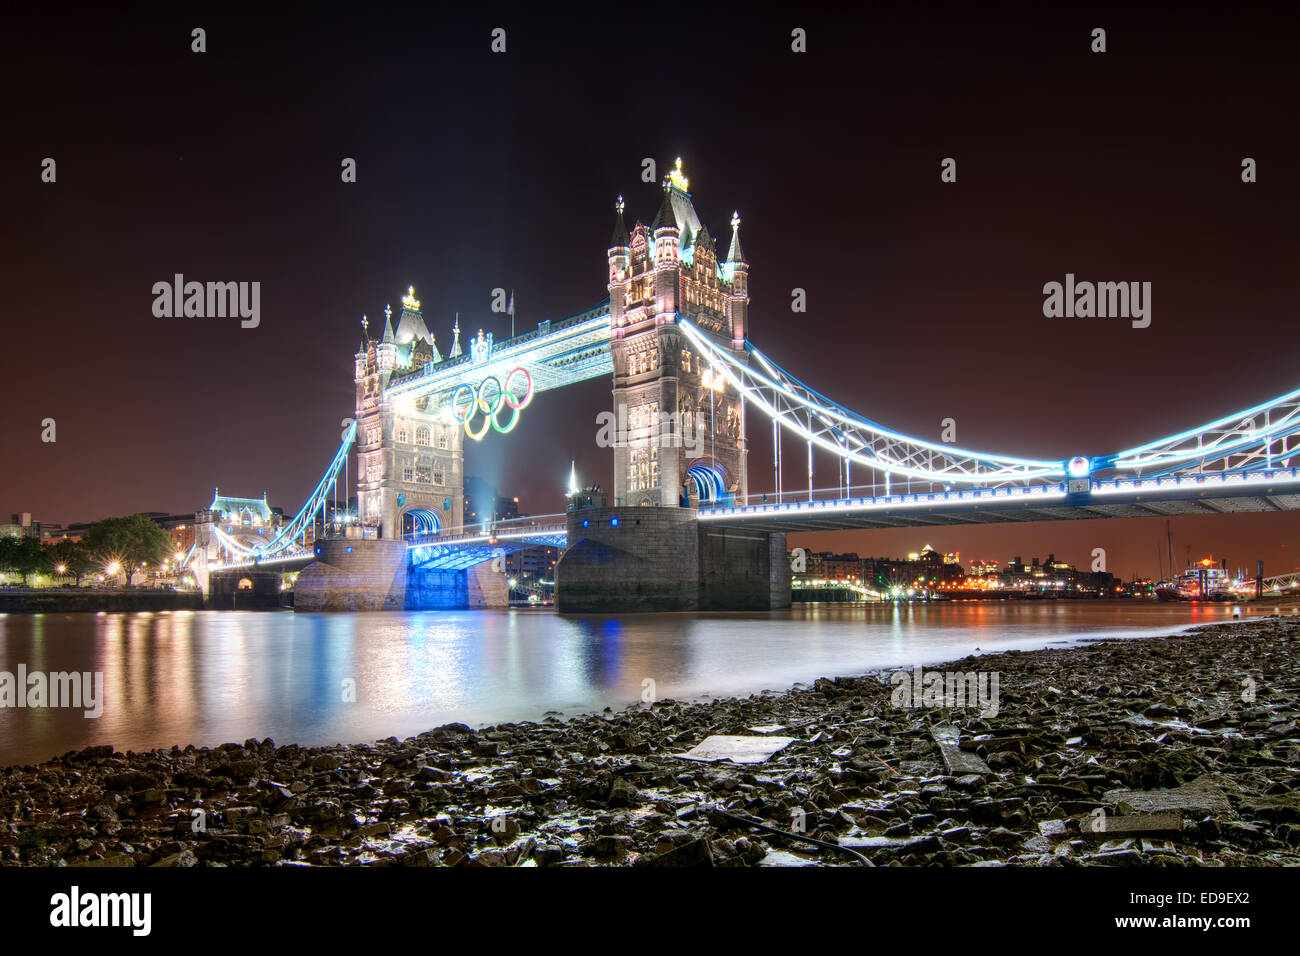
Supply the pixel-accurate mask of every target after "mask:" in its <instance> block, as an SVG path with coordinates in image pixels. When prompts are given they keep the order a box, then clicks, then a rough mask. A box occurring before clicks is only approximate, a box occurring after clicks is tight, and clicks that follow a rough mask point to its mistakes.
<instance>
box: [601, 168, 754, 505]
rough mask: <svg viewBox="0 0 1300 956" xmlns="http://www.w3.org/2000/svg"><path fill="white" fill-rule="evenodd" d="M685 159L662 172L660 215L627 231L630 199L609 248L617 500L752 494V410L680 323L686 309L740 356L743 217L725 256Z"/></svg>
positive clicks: (658, 501) (659, 501)
mask: <svg viewBox="0 0 1300 956" xmlns="http://www.w3.org/2000/svg"><path fill="white" fill-rule="evenodd" d="M688 185H689V183H688V181H687V179H686V176H685V175H684V174H683V172H682V162H681V160H680V159H678V160H677V164H676V166H675V167H674V168H673V169H672V170H671V171H670V173H669V174H668V176H667V177H665V179H664V195H663V201H662V203H661V204H660V207H659V212H658V215H656V216H655V219H654V221H653V222H652V223H651V224H650V226H649V227H647V226H644V225H642V224H641V223H640V222H638V223H637V224H636V225H635V226H634V227H633V229H632V231H631V233H629V232H628V230H627V227H626V226H625V225H624V222H623V197H622V196H620V197H619V199H618V203H617V207H616V208H617V217H616V219H615V225H614V238H613V240H612V242H611V244H610V248H609V256H608V258H609V298H610V302H609V321H610V333H611V351H612V354H613V360H614V390H613V393H614V415H615V417H616V421H617V423H618V434H617V440H616V443H615V447H614V496H615V502H616V504H618V505H623V506H626V505H658V506H672V505H677V504H683V505H688V506H691V507H694V506H696V505H698V503H699V502H700V501H702V500H703V501H716V500H726V499H727V498H728V497H729V496H733V495H740V496H744V495H746V494H747V493H748V478H747V474H746V447H745V406H744V401H743V399H742V397H741V396H740V394H739V393H738V392H737V391H736V390H735V389H734V388H733V387H731V386H730V385H729V384H727V382H726V381H725V379H723V377H722V376H721V375H720V374H717V373H715V370H714V369H711V368H709V367H708V365H707V364H706V363H704V362H703V361H702V358H701V357H700V356H697V355H694V354H692V352H691V350H690V348H689V345H690V343H689V342H688V341H687V340H686V339H685V338H684V337H683V336H682V335H681V333H680V332H679V331H678V328H677V319H678V318H679V317H685V318H688V319H690V320H691V321H692V322H694V323H695V325H696V326H697V327H698V328H699V329H700V330H701V331H702V332H703V333H704V334H705V335H708V336H709V337H711V338H713V339H714V340H716V342H717V343H718V345H719V346H720V347H723V348H727V349H731V350H733V351H735V352H736V353H737V354H741V355H743V353H744V345H745V331H746V326H747V324H748V310H749V265H748V263H746V261H745V258H744V253H743V252H742V251H741V248H740V217H739V216H738V215H734V216H733V217H732V220H731V227H732V233H731V245H730V247H729V249H728V252H727V257H726V259H725V260H722V261H720V260H719V258H718V251H717V247H716V245H715V243H714V240H713V237H712V236H711V235H710V234H709V230H708V228H707V227H706V226H704V225H702V224H701V222H700V219H699V216H698V215H697V214H696V212H695V206H694V205H693V204H692V202H691V194H690V193H689V192H688V191H687V187H688Z"/></svg>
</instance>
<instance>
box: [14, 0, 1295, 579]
mask: <svg viewBox="0 0 1300 956" xmlns="http://www.w3.org/2000/svg"><path fill="white" fill-rule="evenodd" d="M533 9H534V10H542V9H544V10H546V15H545V16H541V15H538V14H536V13H534V14H529V13H527V12H520V11H518V10H512V9H510V8H506V7H490V8H484V9H483V10H482V11H480V10H478V9H475V10H473V11H469V12H467V11H466V10H465V9H464V8H459V9H457V8H447V9H446V10H443V9H441V8H436V7H435V8H432V9H430V8H428V7H419V8H412V9H409V10H403V9H396V10H389V11H388V12H377V11H372V10H370V9H369V8H367V7H361V6H358V7H356V8H354V9H352V10H351V12H348V13H338V12H331V11H330V9H329V8H325V7H319V6H316V7H310V8H305V9H303V10H302V11H298V12H289V11H287V10H286V11H285V12H283V13H279V14H277V13H274V12H267V11H264V10H258V11H255V12H254V11H250V12H248V13H232V12H230V10H229V8H228V7H227V6H225V5H222V6H220V7H218V6H212V7H210V8H208V7H204V6H202V5H200V6H197V7H194V8H192V9H191V10H189V11H186V12H184V13H182V14H177V13H176V12H175V11H171V10H166V9H165V8H164V9H159V10H157V11H154V10H152V8H139V9H137V10H136V11H135V12H134V13H132V14H129V15H121V14H109V13H104V12H95V11H89V12H79V13H74V14H70V13H69V12H68V11H66V10H64V11H60V14H59V15H58V16H55V15H54V14H53V13H51V14H50V15H48V16H47V17H44V18H40V19H38V18H21V17H13V16H9V17H7V19H6V20H5V21H4V24H3V29H0V54H2V56H0V79H2V81H3V82H0V102H2V103H3V116H4V117H5V122H4V126H5V133H4V137H3V139H4V143H5V146H4V149H3V150H0V182H3V184H4V188H3V193H2V194H0V195H2V196H3V202H4V213H3V215H0V261H2V262H3V276H4V292H3V297H2V298H0V303H2V304H0V310H2V311H0V316H2V321H3V345H4V348H3V352H4V356H5V363H4V365H5V368H4V377H3V382H4V385H3V397H4V409H5V414H4V415H3V416H2V417H0V436H2V440H3V448H4V465H3V469H2V470H0V518H7V516H8V514H9V513H10V512H17V511H24V512H32V513H33V514H34V515H35V517H36V518H37V519H38V520H42V521H49V522H71V521H86V520H92V519H96V518H100V517H105V516H108V515H110V514H124V513H130V512H133V511H168V512H183V511H192V510H194V509H196V508H198V507H201V506H204V505H206V504H207V502H208V501H209V500H210V497H211V495H212V491H213V488H214V486H219V487H220V488H221V489H222V491H223V492H225V493H229V494H235V495H246V496H260V495H261V494H262V492H263V491H267V492H269V495H270V501H271V503H272V504H275V505H279V506H281V507H283V508H285V509H286V511H289V512H292V511H295V510H297V508H298V507H299V505H300V504H301V502H302V500H303V498H304V497H305V496H306V495H307V494H308V492H309V491H310V490H311V488H312V486H313V485H314V484H315V482H316V481H317V480H318V478H319V476H320V473H321V472H322V470H323V469H324V467H325V465H326V464H327V462H328V460H329V458H330V456H331V455H332V453H333V450H334V448H335V447H336V446H337V443H338V438H339V431H340V427H339V422H340V419H341V418H343V417H345V416H350V415H351V414H352V409H353V399H354V393H353V382H352V376H353V353H354V352H355V351H356V349H357V345H358V342H359V340H360V337H361V326H360V320H361V316H362V314H363V313H365V314H366V315H368V316H369V318H370V320H371V323H372V326H371V327H372V329H374V328H375V327H376V326H378V327H380V328H382V322H383V310H384V305H385V303H392V305H393V307H394V310H395V311H396V310H398V309H400V299H401V296H402V294H403V293H404V292H405V290H406V287H407V286H408V285H414V286H415V289H416V295H417V296H418V297H419V298H420V299H421V300H422V302H423V314H424V316H425V319H426V321H427V322H428V324H429V326H430V328H431V329H432V330H433V331H434V333H435V334H436V336H437V342H438V346H439V348H440V349H442V351H443V352H444V353H445V352H446V351H447V349H448V348H449V347H450V344H451V331H450V330H451V323H452V315H453V313H454V312H457V311H458V312H459V313H460V319H461V328H462V332H463V333H464V339H468V337H469V336H471V335H473V334H474V333H475V332H476V331H477V330H478V329H479V328H483V329H485V330H490V331H493V332H495V333H496V335H497V336H498V338H500V337H502V336H504V335H506V334H508V331H509V318H508V317H507V316H503V315H499V314H493V313H492V312H491V311H490V302H491V298H490V297H491V293H492V290H493V289H494V288H496V287H504V288H507V289H513V290H514V294H515V298H516V307H517V313H518V316H517V326H518V329H519V330H520V331H525V330H528V329H531V328H533V327H535V325H536V323H537V322H538V321H540V320H542V319H560V318H563V317H565V316H568V315H571V314H573V313H576V312H579V311H581V310H583V309H586V308H588V307H590V306H592V305H595V304H596V303H598V302H600V301H601V300H602V299H603V298H605V297H606V295H607V293H606V290H605V285H604V284H605V279H606V268H607V267H606V262H605V255H606V247H607V246H608V244H609V239H610V234H611V231H612V227H613V218H614V216H613V205H614V200H615V197H616V196H617V195H618V194H620V193H621V194H623V195H624V196H625V197H626V200H627V205H628V225H629V226H631V225H632V224H633V222H635V221H636V220H638V219H640V220H641V221H644V222H649V221H650V220H651V219H652V218H653V216H654V214H655V210H656V208H657V204H658V201H659V198H660V190H659V187H658V186H657V185H654V184H646V183H643V182H641V178H640V171H641V161H642V159H643V158H644V157H647V156H650V157H654V158H655V159H656V160H657V162H658V163H659V164H660V168H661V170H663V171H666V168H667V164H669V163H671V161H672V160H673V159H674V158H675V157H677V156H681V157H682V160H683V164H684V167H685V172H686V174H687V176H688V177H689V178H690V181H691V191H692V193H693V196H694V201H695V204H696V208H697V210H698V211H699V213H700V216H701V218H702V219H703V220H704V222H705V224H706V225H707V226H708V227H709V229H710V232H711V233H712V234H713V235H714V236H715V237H721V238H722V239H723V241H725V237H726V236H727V234H728V229H729V227H728V220H729V219H730V217H731V213H732V210H733V209H738V210H739V211H740V214H741V216H742V218H743V220H744V224H743V226H742V236H743V240H744V247H745V252H746V254H747V258H748V259H749V261H750V262H751V271H750V275H751V292H750V294H751V306H750V316H751V327H750V335H751V338H752V339H753V340H754V342H755V343H756V344H757V345H758V346H759V347H760V348H761V349H763V350H764V351H765V352H766V353H767V354H769V355H770V356H772V357H773V358H774V359H775V360H776V361H778V362H779V363H781V364H782V365H783V366H785V367H786V368H787V369H789V370H790V371H791V372H793V373H794V374H796V375H798V376H800V377H801V378H803V379H804V380H806V381H808V382H809V383H810V384H813V385H815V386H816V387H817V388H818V389H819V390H821V391H822V392H824V393H826V394H829V395H830V396H832V397H834V398H835V399H836V400H838V401H840V402H841V403H843V404H844V405H847V406H849V407H851V408H853V409H856V410H858V411H859V412H861V413H862V414H864V415H866V416H868V417H870V418H873V419H875V420H876V421H879V422H882V423H884V424H887V425H889V426H891V427H894V428H897V429H899V430H901V431H904V432H908V433H911V434H915V435H917V436H918V437H926V438H930V439H938V437H939V431H940V422H941V420H942V419H944V418H948V417H951V418H954V419H955V420H956V422H957V439H958V443H959V444H960V445H963V446H965V447H970V448H976V449H985V450H989V451H995V452H1002V453H1007V454H1017V455H1024V456H1027V457H1045V458H1065V457H1067V456H1069V455H1073V454H1105V453H1108V452H1114V451H1118V450H1120V449H1121V448H1127V447H1130V446H1132V445H1136V444H1139V443H1141V442H1144V441H1147V440H1149V439H1152V438H1156V437H1158V436H1160V435H1163V434H1167V433H1170V432H1174V431H1180V430H1182V429H1184V428H1189V427H1192V426H1194V425H1198V424H1200V423H1202V422H1205V421H1208V420H1210V419H1213V418H1217V417H1219V416H1221V415H1224V414H1227V413H1229V412H1232V411H1235V410H1237V409H1241V408H1245V407H1247V406H1250V405H1253V404H1255V403H1257V402H1260V401H1263V400H1265V399H1267V398H1270V397H1272V396H1274V395H1277V394H1280V393H1283V392H1286V391H1290V390H1292V389H1294V388H1296V387H1297V386H1300V365H1298V363H1297V362H1296V350H1295V347H1294V341H1295V338H1294V337H1295V328H1296V326H1295V316H1296V314H1297V306H1298V305H1300V283H1297V280H1296V270H1295V264H1296V262H1297V261H1298V259H1300V233H1298V230H1297V227H1296V222H1297V215H1296V213H1297V210H1298V209H1300V133H1298V132H1297V123H1296V118H1295V91H1296V89H1297V88H1298V87H1300V62H1297V61H1298V60H1300V55H1298V54H1297V53H1296V52H1295V50H1294V47H1293V38H1294V36H1295V24H1294V23H1290V22H1287V21H1283V20H1280V19H1277V18H1276V16H1275V15H1272V14H1264V13H1261V12H1259V11H1251V10H1248V9H1241V8H1233V9H1231V10H1227V9H1217V10H1211V9H1204V10H1199V9H1191V8H1182V9H1181V10H1174V9H1168V10H1162V9H1157V8H1150V9H1146V10H1143V11H1132V10H1125V9H1115V10H1108V9H1106V8H1103V7H1097V6H1091V5H1090V6H1088V7H1087V8H1083V9H1079V10H1077V11H1073V12H1071V11H1050V12H1049V11H1042V10H1024V9H1021V8H1017V7H1013V6H996V7H992V8H987V9H984V10H976V9H972V8H970V7H969V5H962V6H942V5H925V4H918V3H907V4H899V5H885V6H882V7H873V6H866V7H863V8H860V9H856V10H855V11H854V12H851V13H850V12H837V11H834V10H829V9H825V10H822V11H821V12H808V11H805V10H802V9H798V10H793V11H792V12H790V13H789V14H788V15H774V14H772V13H766V14H764V13H760V12H758V8H757V7H754V6H753V5H750V4H740V3H731V4H724V5H719V6H718V7H717V8H716V9H715V10H714V12H701V11H697V10H694V9H693V8H691V6H690V5H680V6H669V7H663V6H656V7H651V6H640V7H638V8H637V9H636V10H629V11H628V12H627V13H626V14H625V15H624V14H611V13H609V12H608V11H604V12H600V13H590V12H587V13H577V12H574V13H565V12H561V11H562V9H563V8H559V7H549V6H548V7H540V6H536V5H535V6H534V8H533ZM196 26H198V27H203V28H204V29H206V31H207V52H206V53H203V54H196V53H192V52H190V45H191V37H190V31H191V29H192V28H194V27H196ZM498 26H500V27H504V28H505V29H506V30H507V52H506V53H505V54H493V53H492V52H491V51H490V49H489V45H490V41H491V38H490V32H491V30H492V28H494V27H498ZM1098 26H1100V27H1103V28H1105V29H1106V31H1107V45H1108V52H1106V53H1105V54H1094V53H1091V52H1090V50H1089V46H1090V42H1091V37H1090V33H1091V30H1092V28H1093V27H1098ZM794 27H802V28H804V29H806V30H807V31H808V51H809V52H808V53H806V54H795V53H792V52H791V51H790V31H791V29H793V28H794ZM47 156H48V157H53V158H54V159H55V160H56V162H57V176H58V178H57V182H56V183H54V184H45V183H42V182H41V180H40V172H41V161H42V159H43V158H44V157H47ZM1248 156H1249V157H1253V158H1254V159H1255V160H1256V161H1257V163H1258V177H1259V181H1258V182H1256V183H1253V184H1244V183H1242V181H1241V161H1242V158H1243V157H1248ZM344 157H352V158H355V159H356V161H357V166H358V182H357V183H356V184H344V183H342V182H341V181H340V163H341V161H342V159H343V158H344ZM944 157H953V158H955V159H956V160H957V170H958V181H957V183H955V184H944V183H941V182H940V178H939V172H940V161H941V160H942V159H943V158H944ZM724 248H725V246H724ZM177 272H180V273H184V274H185V276H186V277H187V279H195V280H198V281H254V280H256V281H260V282H261V325H260V327H258V328H256V329H242V328H240V324H239V321H238V319H219V318H207V319H184V318H155V317H154V316H153V314H152V310H151V307H152V303H153V295H152V293H151V288H152V286H153V284H154V283H155V282H158V281H170V280H171V277H172V276H173V274H174V273H177ZM1067 272H1071V273H1074V274H1075V275H1076V276H1077V277H1078V278H1079V279H1081V280H1082V279H1088V280H1092V281H1149V282H1151V283H1152V284H1153V293H1152V307H1153V309H1152V322H1151V326H1150V327H1149V328H1146V329H1134V328H1132V327H1131V326H1130V324H1129V322H1128V321H1126V320H1124V319H1099V318H1090V319H1079V318H1075V319H1065V318H1061V319H1047V318H1044V316H1043V312H1042V305H1043V293H1042V287H1043V284H1044V283H1046V282H1049V281H1058V282H1059V281H1063V279H1064V277H1065V274H1066V273H1067ZM795 287H800V288H803V289H805V290H806V291H807V297H808V312H807V313H806V314H804V315H795V314H792V312H791V310H790V297H791V289H793V288H795ZM610 404H611V399H610V383H609V382H608V381H606V380H596V381H592V382H588V383H585V384H584V385H581V386H576V387H573V388H571V389H567V390H562V391H559V392H550V393H545V394H543V395H541V396H539V397H538V398H537V399H535V400H534V402H533V404H532V405H531V406H530V407H529V408H528V409H527V411H526V412H525V413H524V417H523V421H522V424H521V428H520V430H519V431H517V432H516V433H514V434H511V435H509V436H504V437H502V436H492V437H490V438H489V439H487V440H485V441H484V442H483V443H482V444H481V445H475V446H474V447H472V448H470V449H469V450H468V452H467V462H466V469H467V473H469V474H476V475H480V476H482V477H484V478H486V479H488V480H489V481H491V482H493V483H495V484H497V485H498V487H499V488H500V491H501V493H502V494H508V495H512V496H513V495H518V496H519V497H520V499H521V508H522V509H523V510H525V511H529V512H533V513H544V512H554V511H558V510H560V509H561V508H562V499H561V493H562V489H563V485H564V483H565V479H566V478H567V475H568V470H569V462H570V460H571V459H576V461H577V467H578V472H579V477H580V478H581V479H582V480H583V481H584V482H590V481H595V482H599V483H600V484H602V485H603V486H605V487H610V486H611V485H612V455H611V454H610V453H609V452H608V451H607V450H602V449H599V448H597V447H596V445H595V435H596V424H595V417H596V414H597V413H598V412H599V411H601V410H602V409H607V408H609V407H610ZM47 417H51V418H54V419H55V420H56V422H57V442H55V443H54V444H46V443H43V442H42V441H41V421H42V419H44V418H47ZM750 438H751V452H750V487H751V490H753V491H764V490H767V489H769V488H770V487H771V485H772V469H771V464H770V462H771V445H770V428H769V427H767V426H766V425H765V424H759V423H756V422H755V421H754V420H753V419H752V418H751V422H750ZM796 451H798V449H796ZM801 466H802V457H801V455H800V454H797V453H796V454H791V455H790V467H789V471H788V474H787V476H786V484H787V487H799V486H801V485H805V484H806V479H805V478H804V477H803V475H802V474H801ZM818 475H819V481H818V484H819V485H834V483H835V469H834V466H833V465H832V464H831V463H830V462H829V461H826V462H821V463H820V464H819V466H818ZM1298 528H1300V517H1297V516H1294V515H1284V516H1281V517H1279V516H1276V515H1273V516H1268V515H1255V516H1246V517H1240V518H1201V519H1187V518H1184V519H1176V520H1175V521H1174V525H1173V533H1174V550H1175V557H1176V560H1177V561H1178V562H1179V563H1181V562H1182V560H1183V559H1184V558H1185V557H1186V552H1187V550H1188V549H1190V552H1191V556H1192V557H1194V558H1198V557H1202V556H1204V555H1207V554H1210V553H1213V554H1214V556H1215V557H1216V558H1219V557H1226V558H1228V560H1229V565H1230V566H1231V567H1236V566H1237V565H1247V564H1248V565H1250V566H1251V568H1252V569H1253V564H1254V560H1255V559H1256V558H1263V559H1264V560H1265V562H1266V572H1267V573H1277V572H1280V571H1283V570H1290V569H1291V568H1292V567H1293V566H1295V565H1296V564H1300V559H1296V560H1292V559H1291V558H1290V557H1289V555H1290V554H1291V553H1292V552H1293V551H1294V550H1295V548H1296V545H1295V543H1294V542H1295V540H1296V531H1297V529H1298ZM1164 534H1165V532H1164V522H1163V521H1159V520H1158V519H1149V520H1142V521H1092V522H1078V523H1064V522H1063V523H1050V524H1036V525H1009V526H994V527H992V528H985V529H978V530H972V529H969V528H968V529H933V530H926V529H913V530H905V531H889V532H856V533H837V534H834V535H814V536H804V537H803V538H792V540H791V544H792V545H794V544H804V545H811V546H814V547H817V548H819V549H823V548H824V549H834V550H844V551H848V550H857V551H859V552H860V553H863V554H882V555H897V554H901V553H905V552H907V551H912V550H917V549H918V548H919V547H920V546H921V545H923V544H931V545H933V546H934V547H935V548H937V549H939V550H942V551H949V550H961V551H962V556H963V559H964V560H966V559H969V558H973V557H993V558H998V559H1001V560H1007V559H1008V558H1010V557H1012V556H1014V555H1017V554H1018V555H1022V556H1024V557H1026V558H1029V557H1031V556H1034V555H1038V556H1044V555H1046V554H1047V552H1049V551H1054V552H1055V553H1056V554H1057V556H1058V557H1063V558H1065V559H1066V560H1070V561H1073V562H1076V563H1079V564H1087V563H1088V560H1089V555H1090V552H1091V549H1092V548H1094V547H1105V548H1106V549H1107V551H1108V554H1109V557H1110V565H1111V570H1113V571H1115V572H1117V573H1119V574H1122V575H1124V576H1126V577H1127V576H1129V575H1131V574H1133V573H1135V572H1141V573H1145V574H1155V573H1156V570H1157V567H1156V555H1157V549H1158V547H1159V548H1163V543H1164ZM1288 546H1289V547H1288Z"/></svg>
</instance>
